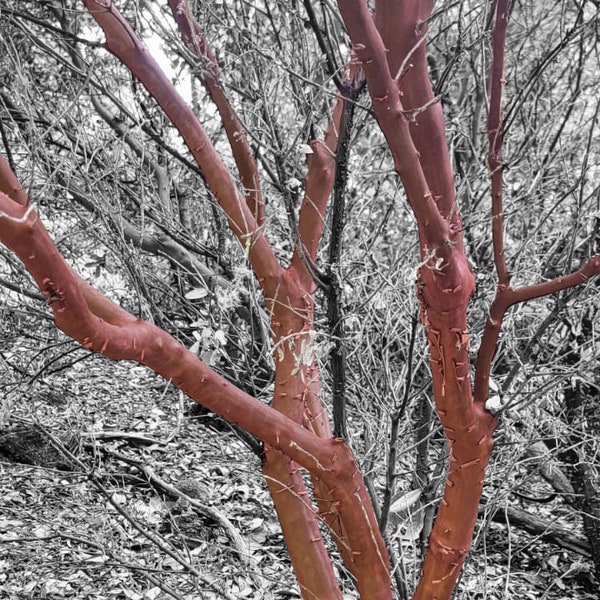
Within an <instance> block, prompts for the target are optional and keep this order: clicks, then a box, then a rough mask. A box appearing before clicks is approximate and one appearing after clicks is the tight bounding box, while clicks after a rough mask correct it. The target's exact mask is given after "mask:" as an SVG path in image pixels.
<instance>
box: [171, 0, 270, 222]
mask: <svg viewBox="0 0 600 600" xmlns="http://www.w3.org/2000/svg"><path fill="white" fill-rule="evenodd" d="M169 6H170V7H171V12H172V13H173V17H174V19H175V21H176V23H177V27H179V31H180V32H181V36H182V38H183V41H184V43H185V45H186V46H187V48H188V49H189V50H190V51H191V52H193V53H194V54H195V55H196V56H197V57H198V58H199V59H200V60H201V64H200V68H201V69H202V77H203V81H204V84H205V85H206V89H207V90H208V93H209V94H210V97H211V98H212V100H213V102H214V103H215V106H216V107H217V110H218V111H219V114H220V115H221V121H222V123H223V127H224V128H225V132H226V134H227V139H228V140H229V145H230V146H231V151H232V152H233V158H234V159H235V163H236V165H237V168H238V172H239V175H240V180H241V182H242V185H243V186H244V191H245V193H246V202H247V203H248V206H249V207H250V211H251V212H252V214H253V215H254V218H255V219H256V222H257V223H258V225H259V226H260V225H262V224H263V223H264V221H265V207H264V203H263V200H262V194H261V191H260V181H259V177H258V171H257V168H256V162H255V161H254V158H253V157H252V152H251V151H250V146H249V145H248V140H247V138H246V133H245V131H244V128H243V127H242V124H241V123H240V120H239V118H238V116H237V114H236V112H235V110H234V109H233V107H232V106H231V103H230V102H229V98H227V96H226V94H225V92H224V91H223V87H222V85H221V81H220V78H219V66H218V64H217V61H216V58H215V56H214V54H213V52H212V50H211V49H210V47H209V46H208V43H207V41H206V38H205V36H204V32H203V31H202V28H201V27H200V25H199V24H198V22H197V21H196V20H195V19H194V17H193V16H192V14H191V12H190V8H189V6H188V3H187V0H169Z"/></svg>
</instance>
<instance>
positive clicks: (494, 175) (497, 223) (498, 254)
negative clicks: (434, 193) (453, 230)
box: [488, 0, 511, 287]
mask: <svg viewBox="0 0 600 600" xmlns="http://www.w3.org/2000/svg"><path fill="white" fill-rule="evenodd" d="M510 4H511V0H498V2H496V7H495V10H494V19H493V22H492V36H491V64H490V71H489V82H488V89H489V109H488V110H489V112H488V139H489V150H488V166H489V169H490V176H491V184H492V240H493V246H494V263H495V265H496V273H497V274H498V285H499V286H502V287H504V286H508V285H510V273H509V271H508V268H507V266H506V257H505V255H504V214H503V207H502V90H503V89H504V83H505V81H504V53H505V47H506V27H507V22H508V13H509V11H510Z"/></svg>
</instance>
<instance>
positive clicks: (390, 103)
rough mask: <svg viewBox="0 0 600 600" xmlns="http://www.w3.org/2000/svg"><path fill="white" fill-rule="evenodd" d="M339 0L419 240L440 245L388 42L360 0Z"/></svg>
mask: <svg viewBox="0 0 600 600" xmlns="http://www.w3.org/2000/svg"><path fill="white" fill-rule="evenodd" d="M338 6H339V9H340V12H341V14H342V17H343V19H344V22H345V23H346V27H347V28H348V32H349V34H350V38H351V40H352V51H353V53H354V55H355V57H356V63H357V64H358V65H360V66H361V67H362V69H363V70H364V72H365V75H366V78H367V83H368V87H369V93H370V95H371V98H372V101H373V108H374V110H375V115H376V117H377V120H378V121H379V124H380V126H381V130H382V132H383V134H384V135H385V138H386V140H387V142H388V145H389V147H390V150H391V152H392V156H393V157H394V164H395V167H396V171H397V172H398V174H399V175H400V178H401V180H402V183H403V185H404V188H405V190H406V194H407V196H408V201H409V202H410V205H411V207H412V209H413V211H414V213H415V216H416V219H417V223H418V227H419V231H420V233H421V237H422V240H423V242H424V243H425V244H426V245H428V246H430V247H431V246H433V247H441V246H443V245H444V242H445V241H446V240H448V238H449V235H450V229H449V225H448V222H447V221H446V220H445V219H444V217H443V216H442V214H441V212H440V210H439V209H438V206H437V204H436V202H435V198H434V195H433V193H432V192H431V189H430V187H429V184H428V182H427V180H426V177H425V173H424V171H423V168H422V165H421V161H420V158H419V152H418V150H417V148H416V147H415V144H414V142H413V139H412V137H411V134H410V131H409V121H408V117H407V112H406V110H405V108H404V105H403V104H402V102H401V100H400V94H399V92H398V82H397V81H396V79H395V78H394V76H392V74H391V72H390V66H389V64H388V60H387V48H386V46H385V44H384V42H383V39H382V37H381V35H380V33H379V31H378V30H377V27H376V26H375V22H374V20H373V16H372V14H371V12H370V11H369V9H368V7H367V4H366V2H364V0H338ZM394 75H395V72H394Z"/></svg>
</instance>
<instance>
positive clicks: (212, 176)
mask: <svg viewBox="0 0 600 600" xmlns="http://www.w3.org/2000/svg"><path fill="white" fill-rule="evenodd" d="M83 2H84V4H85V5H86V7H87V8H88V10H89V11H90V14H91V15H92V16H93V17H94V19H95V20H96V22H97V23H98V24H99V25H100V27H102V29H103V30H104V33H105V35H106V46H107V48H108V50H109V51H110V52H111V53H112V54H114V55H115V56H116V57H117V58H118V59H119V60H120V61H121V62H122V63H123V64H124V65H125V66H127V67H128V68H129V70H130V71H131V72H132V73H133V74H134V75H135V76H136V77H137V78H138V79H139V80H140V81H141V82H142V84H143V85H144V86H145V87H146V89H147V90H148V91H149V92H150V94H151V95H152V96H153V97H154V98H155V100H156V101H157V102H158V103H159V105H160V106H161V108H162V109H163V110H164V112H165V114H166V115H167V116H168V117H169V119H170V120H171V122H172V123H173V124H174V125H175V127H177V129H178V130H179V132H180V133H181V135H182V136H183V139H184V140H185V143H186V145H187V146H188V148H189V149H190V151H191V153H192V155H193V157H194V159H195V161H196V163H197V164H198V166H199V167H200V169H201V170H202V172H203V174H204V176H205V178H206V181H207V182H208V185H209V186H210V188H211V190H212V192H213V193H214V195H215V197H216V198H217V201H218V202H219V204H220V205H221V207H222V209H223V211H224V212H225V215H226V216H227V219H228V221H229V225H230V227H231V230H232V231H233V233H234V234H235V236H236V237H237V238H238V239H239V241H240V243H241V244H242V246H243V248H244V251H245V252H246V255H247V256H248V259H249V260H250V264H251V265H252V268H253V269H254V272H255V273H256V275H257V277H258V279H259V281H260V282H261V284H263V287H264V286H266V288H267V289H266V290H265V292H266V293H269V292H272V291H274V290H275V288H276V286H277V281H278V279H279V278H280V277H281V275H282V272H283V270H282V268H281V265H280V264H279V262H278V261H277V259H276V258H275V255H274V254H273V251H272V249H271V247H270V245H269V243H268V241H267V239H266V237H265V234H264V231H263V228H262V227H260V226H259V225H258V223H257V221H256V219H255V217H254V215H253V214H252V211H251V210H250V208H249V207H248V205H247V203H246V201H245V199H244V198H242V196H241V194H240V192H239V191H238V189H237V188H236V186H235V184H234V182H233V180H232V178H231V175H230V173H229V171H228V170H227V168H226V167H225V165H224V164H223V162H222V160H221V158H220V157H219V155H218V154H217V152H216V150H215V148H214V146H213V145H212V143H211V142H210V140H209V138H208V136H207V135H206V133H205V131H204V129H203V128H202V126H201V125H200V122H199V121H198V119H197V118H196V116H195V115H194V113H193V112H192V110H191V109H190V108H189V106H188V105H187V104H186V103H185V101H184V100H183V98H182V97H181V95H180V94H179V93H178V92H177V90H176V89H175V88H174V87H173V84H172V83H171V82H170V81H169V79H168V78H167V77H166V75H165V74H164V73H163V71H162V70H161V68H160V66H159V65H158V63H157V62H156V60H154V58H153V57H152V56H151V55H150V53H149V52H148V51H147V49H146V48H145V47H144V46H143V44H142V43H141V41H140V40H139V38H138V37H137V36H136V34H135V32H134V31H133V30H132V29H131V27H130V26H129V24H128V23H127V21H125V19H124V18H123V17H122V15H121V14H120V13H119V11H118V10H117V9H116V7H115V6H114V4H113V3H112V1H111V0H83Z"/></svg>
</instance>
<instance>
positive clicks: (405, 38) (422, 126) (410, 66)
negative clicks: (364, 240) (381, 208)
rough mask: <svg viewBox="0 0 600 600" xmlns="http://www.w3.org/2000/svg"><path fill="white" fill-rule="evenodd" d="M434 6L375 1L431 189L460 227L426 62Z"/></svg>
mask: <svg viewBox="0 0 600 600" xmlns="http://www.w3.org/2000/svg"><path fill="white" fill-rule="evenodd" d="M432 9H433V1H432V0H403V1H402V2H397V1H395V0H377V2H376V3H375V17H374V18H375V23H376V25H377V29H378V30H379V32H380V33H381V37H382V40H383V43H384V45H385V48H386V49H387V50H388V52H387V60H388V64H389V68H390V72H391V73H392V75H393V77H394V78H396V79H397V82H398V90H399V92H400V95H401V98H402V105H403V107H404V110H405V111H406V112H407V115H409V129H410V135H411V138H412V140H413V142H414V144H415V147H416V149H417V151H418V153H419V155H420V158H421V161H420V162H421V166H422V168H423V172H424V174H425V179H426V180H427V183H428V185H429V189H430V190H431V193H432V194H433V197H434V198H435V201H436V204H437V206H438V208H439V209H440V212H441V213H442V214H443V215H444V216H445V217H446V218H447V219H448V220H449V221H450V222H451V223H452V226H453V227H454V228H456V229H460V227H461V225H460V220H459V216H458V212H457V211H456V208H455V190H454V174H453V172H452V166H451V162H450V155H449V152H448V144H447V141H446V132H445V123H444V115H443V112H442V106H441V104H440V103H439V102H436V99H435V96H434V93H433V89H432V86H431V82H430V79H429V69H428V65H427V46H426V43H425V41H424V40H425V38H426V36H427V23H428V20H429V18H430V16H431V11H432ZM399 28H401V30H402V31H401V33H400V32H399V30H398V29H399Z"/></svg>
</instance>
